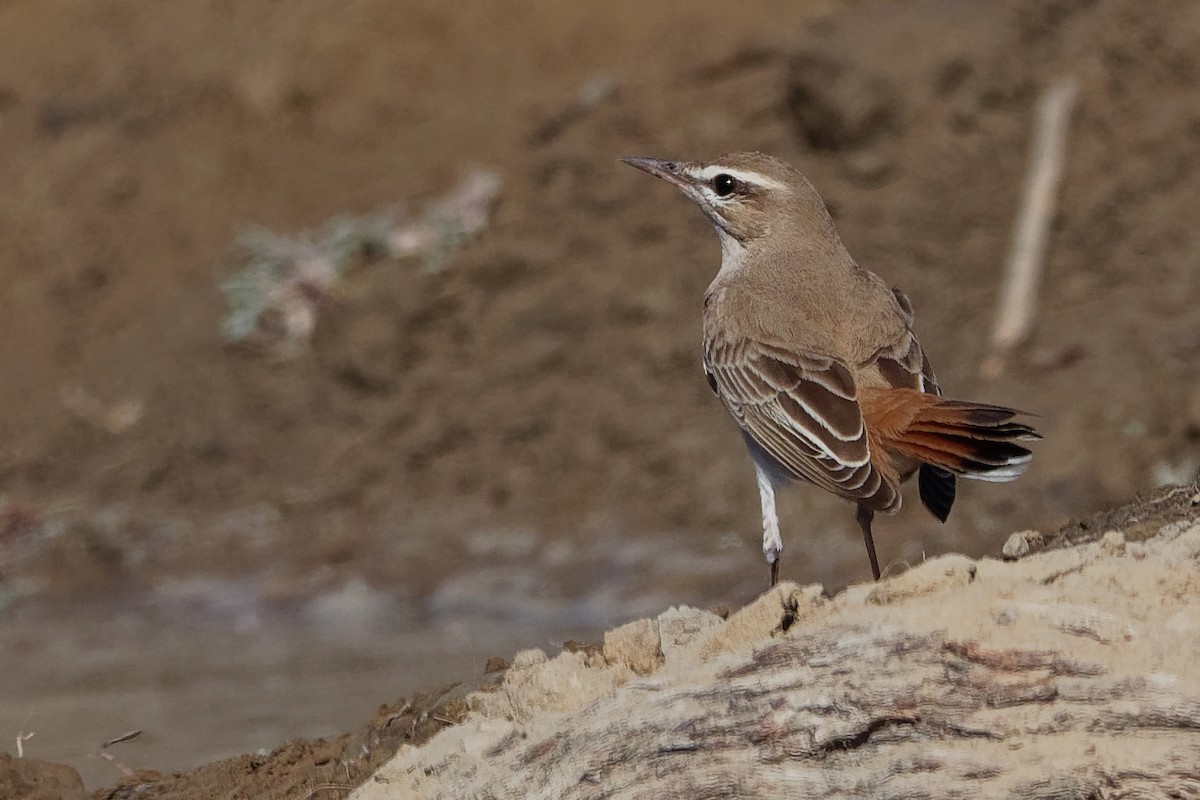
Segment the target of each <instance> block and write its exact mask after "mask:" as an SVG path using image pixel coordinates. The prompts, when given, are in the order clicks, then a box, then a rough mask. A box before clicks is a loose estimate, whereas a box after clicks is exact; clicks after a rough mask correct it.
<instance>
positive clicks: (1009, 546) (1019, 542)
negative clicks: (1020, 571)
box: [1000, 531, 1030, 561]
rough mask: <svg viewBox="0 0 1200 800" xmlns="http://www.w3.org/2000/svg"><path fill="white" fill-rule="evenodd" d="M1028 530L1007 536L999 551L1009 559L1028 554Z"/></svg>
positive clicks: (1012, 559)
mask: <svg viewBox="0 0 1200 800" xmlns="http://www.w3.org/2000/svg"><path fill="white" fill-rule="evenodd" d="M1029 550H1030V546H1029V531H1020V532H1018V533H1014V534H1013V535H1012V536H1009V537H1008V541H1007V542H1005V543H1004V548H1003V549H1002V550H1001V551H1000V552H1001V553H1002V554H1003V556H1004V557H1005V558H1007V559H1009V560H1010V561H1016V560H1017V559H1018V558H1023V557H1025V556H1027V555H1029Z"/></svg>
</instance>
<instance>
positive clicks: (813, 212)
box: [622, 153, 836, 246]
mask: <svg viewBox="0 0 1200 800" xmlns="http://www.w3.org/2000/svg"><path fill="white" fill-rule="evenodd" d="M622 160H623V161H624V162H625V163H626V164H629V165H630V166H632V167H637V168H638V169H640V170H642V171H643V172H648V173H650V174H651V175H653V176H655V177H656V178H662V179H663V180H664V181H666V182H667V183H670V184H672V185H673V186H675V187H677V188H678V189H679V190H680V191H681V192H683V193H684V194H685V195H686V196H687V197H689V198H690V199H691V200H692V202H694V203H695V204H696V205H698V206H700V210H701V211H703V212H704V214H705V215H706V216H707V217H708V218H709V220H711V221H712V223H713V225H715V226H716V228H717V231H718V233H719V234H720V235H721V240H722V244H728V243H729V242H728V241H727V239H726V237H728V239H730V240H733V241H735V242H737V243H738V244H739V245H742V246H750V245H752V243H753V242H754V241H756V240H761V239H765V238H766V237H768V236H770V237H771V238H772V239H773V240H775V241H778V240H780V239H783V238H789V237H791V236H794V235H798V236H802V237H810V238H815V239H817V240H820V239H823V238H824V237H826V236H828V234H829V233H832V232H833V221H832V220H831V219H830V218H829V212H828V211H827V210H826V208H825V204H824V202H822V200H821V197H820V196H819V195H818V194H817V192H816V190H815V189H814V188H813V186H812V184H811V183H809V182H808V179H807V178H805V177H804V176H803V175H802V174H800V172H799V171H798V170H796V169H795V168H794V167H792V166H790V165H789V164H787V163H785V162H783V161H780V160H779V159H777V158H774V157H772V156H768V155H764V154H762V153H730V154H728V155H724V156H721V157H720V158H718V159H716V160H715V161H708V162H704V161H665V160H661V159H656V158H626V159H622ZM834 235H835V236H836V234H834Z"/></svg>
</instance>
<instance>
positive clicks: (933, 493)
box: [917, 464, 956, 522]
mask: <svg viewBox="0 0 1200 800" xmlns="http://www.w3.org/2000/svg"><path fill="white" fill-rule="evenodd" d="M955 483H956V479H955V477H954V473H953V472H950V471H948V470H944V469H942V468H941V467H935V466H933V465H932V464H922V465H921V474H920V475H919V476H918V477H917V486H918V488H919V489H920V491H921V502H922V503H924V504H925V507H926V508H928V509H929V513H931V514H933V515H934V516H935V517H937V518H938V520H940V521H941V522H945V521H946V518H947V517H949V516H950V508H951V507H952V506H953V505H954V490H955Z"/></svg>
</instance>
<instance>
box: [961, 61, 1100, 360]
mask: <svg viewBox="0 0 1200 800" xmlns="http://www.w3.org/2000/svg"><path fill="white" fill-rule="evenodd" d="M1078 93H1079V84H1078V82H1077V81H1076V80H1075V79H1074V78H1061V79H1059V80H1058V81H1056V82H1055V83H1054V84H1053V85H1052V86H1051V87H1050V88H1049V89H1047V90H1046V92H1045V93H1044V94H1043V95H1042V99H1041V101H1040V102H1039V104H1038V112H1037V121H1036V128H1035V130H1034V137H1033V147H1032V150H1031V152H1030V161H1029V172H1028V174H1026V176H1025V186H1024V188H1023V189H1022V192H1021V203H1020V206H1019V207H1018V209H1019V210H1018V213H1017V224H1016V228H1015V229H1014V231H1013V243H1012V250H1011V251H1010V253H1009V257H1008V267H1007V271H1006V273H1005V277H1004V290H1003V294H1002V297H1001V301H1000V309H999V312H998V313H997V315H996V327H995V328H994V329H993V331H992V352H991V354H990V355H989V356H988V357H987V358H986V359H984V362H983V365H982V366H981V367H980V374H982V375H983V376H984V377H986V378H995V377H997V376H999V375H1000V373H1001V372H1002V371H1003V370H1004V358H1005V356H1006V355H1007V354H1008V351H1009V350H1010V349H1011V348H1012V347H1013V346H1014V345H1016V344H1017V343H1018V342H1020V341H1021V340H1022V339H1024V338H1025V336H1026V335H1028V333H1029V329H1030V327H1031V326H1032V324H1033V313H1034V310H1035V309H1036V307H1037V289H1038V284H1039V283H1040V282H1041V275H1042V260H1043V257H1044V256H1045V253H1046V238H1047V236H1048V234H1049V232H1050V222H1051V220H1052V219H1053V217H1054V201H1055V196H1056V194H1057V192H1058V185H1059V182H1060V181H1061V179H1062V172H1063V162H1064V161H1065V160H1066V147H1067V123H1068V122H1069V121H1070V118H1071V111H1072V109H1073V108H1074V106H1075V97H1076V95H1077V94H1078Z"/></svg>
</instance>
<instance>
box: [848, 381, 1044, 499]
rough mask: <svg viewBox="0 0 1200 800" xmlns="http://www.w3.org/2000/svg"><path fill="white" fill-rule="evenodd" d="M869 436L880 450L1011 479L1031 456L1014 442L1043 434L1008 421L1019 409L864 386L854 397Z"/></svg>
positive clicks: (958, 471) (967, 474)
mask: <svg viewBox="0 0 1200 800" xmlns="http://www.w3.org/2000/svg"><path fill="white" fill-rule="evenodd" d="M859 403H860V405H861V407H862V412H863V418H864V420H865V421H866V423H867V429H868V430H869V431H870V432H871V434H872V437H873V438H874V439H875V441H876V442H877V443H878V445H880V446H882V448H883V449H884V450H885V451H892V452H895V453H899V454H901V455H904V456H908V457H909V458H913V459H915V460H917V461H920V462H921V463H923V464H930V465H932V466H934V467H938V468H940V469H942V470H945V471H948V472H951V473H953V474H955V475H961V476H963V477H964V478H973V479H975V480H983V481H997V482H1002V481H1011V480H1014V479H1015V478H1017V477H1018V476H1019V475H1020V474H1021V473H1022V472H1024V471H1025V468H1026V467H1027V466H1028V465H1029V460H1030V459H1031V458H1032V457H1033V454H1032V453H1031V452H1030V451H1029V450H1028V449H1027V448H1025V447H1023V446H1022V445H1021V444H1019V442H1028V441H1033V440H1035V439H1040V438H1042V437H1041V436H1040V435H1038V432H1037V431H1035V430H1034V429H1033V428H1031V427H1030V426H1028V425H1025V424H1022V423H1020V422H1013V418H1014V417H1016V416H1017V415H1019V414H1021V413H1022V412H1020V411H1016V410H1014V409H1011V408H1004V407H1003V406H992V405H987V404H985V403H968V402H963V401H960V400H946V399H943V398H941V397H938V396H936V395H931V394H924V393H922V392H918V391H916V390H914V389H874V390H870V389H867V390H864V391H863V396H862V397H860V398H859Z"/></svg>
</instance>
